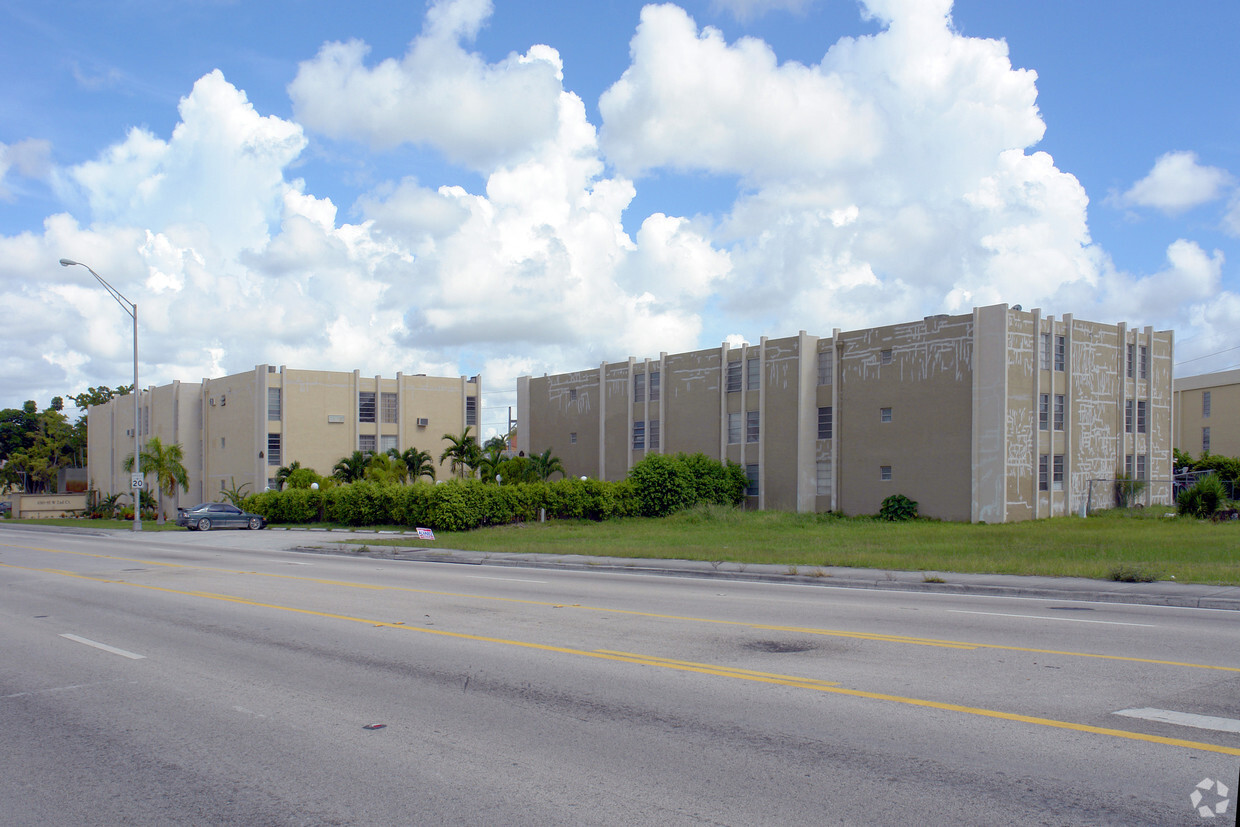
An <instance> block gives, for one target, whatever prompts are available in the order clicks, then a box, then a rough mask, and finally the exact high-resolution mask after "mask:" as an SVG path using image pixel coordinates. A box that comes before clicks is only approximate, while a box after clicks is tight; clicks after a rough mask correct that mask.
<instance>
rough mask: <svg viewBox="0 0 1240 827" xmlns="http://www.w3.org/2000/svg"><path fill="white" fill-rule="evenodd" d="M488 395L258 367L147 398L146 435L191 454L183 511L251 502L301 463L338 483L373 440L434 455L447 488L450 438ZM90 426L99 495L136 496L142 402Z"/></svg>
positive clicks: (463, 380)
mask: <svg viewBox="0 0 1240 827" xmlns="http://www.w3.org/2000/svg"><path fill="white" fill-rule="evenodd" d="M273 389H275V390H278V391H279V395H280V399H279V405H278V410H277V409H274V408H273V407H271V406H269V402H271V401H272V400H271V397H270V396H269V393H270V391H271V390H273ZM365 392H373V393H375V394H376V396H375V417H374V419H375V421H374V422H361V421H360V418H359V394H361V393H365ZM481 393H482V385H481V379H480V378H479V377H472V378H467V377H464V376H462V377H459V378H445V377H431V376H425V375H422V374H417V375H406V374H401V373H398V374H397V375H396V377H395V378H392V377H386V378H385V377H380V376H362V375H360V373H359V372H357V371H354V372H353V373H345V372H338V371H314V370H289V369H287V368H283V367H281V368H276V367H274V366H270V365H258V366H256V367H255V369H254V370H251V371H246V372H244V373H237V374H232V375H229V376H223V377H220V378H218V379H204V380H203V381H202V382H201V383H186V382H173V383H171V384H169V385H161V386H159V387H152V388H148V389H146V390H144V391H143V392H142V394H141V407H140V411H141V412H142V417H141V422H140V431H139V434H140V437H141V439H142V441H143V442H145V440H146V439H147V438H148V437H149V436H158V437H159V438H160V439H161V440H162V441H163V442H165V443H166V444H173V443H177V444H180V445H181V447H182V451H183V454H184V457H185V459H184V465H185V468H186V471H187V472H188V475H189V482H190V485H189V491H188V492H178V495H177V496H176V497H175V498H173V499H174V501H173V502H172V503H171V505H172V506H173V507H175V506H176V505H177V504H181V505H185V504H195V503H198V502H203V501H207V500H218V499H219V498H220V496H221V492H222V491H224V490H225V489H230V488H232V487H233V486H236V487H238V488H243V490H244V491H245V492H246V493H253V492H256V491H262V490H263V489H264V488H266V487H267V486H268V485H269V484H271V483H272V481H273V480H274V478H275V475H276V471H277V470H278V469H279V468H280V467H281V466H286V465H291V464H292V463H293V462H294V461H297V462H300V463H301V465H302V467H304V468H311V469H313V470H315V471H317V472H318V473H320V474H323V475H328V474H330V473H331V470H332V467H333V466H334V465H335V464H336V462H337V461H338V460H339V459H341V458H342V457H345V456H348V455H350V454H352V453H353V451H356V450H359V446H360V444H361V442H360V441H361V440H362V439H365V438H373V440H374V443H375V448H376V450H379V451H382V450H384V446H385V445H392V446H393V447H396V448H397V450H399V451H402V452H403V451H405V450H407V449H409V448H416V449H419V450H423V451H427V452H429V453H430V454H431V456H432V457H433V459H434V460H435V462H436V465H437V475H438V476H439V477H440V478H443V477H445V476H447V474H448V466H447V464H446V463H443V464H440V463H439V455H440V454H441V453H442V451H443V448H444V441H443V435H444V434H445V433H452V434H460V433H461V431H462V430H464V429H465V427H466V424H467V423H466V417H467V414H466V410H467V403H466V400H467V399H471V398H472V399H473V400H474V401H475V403H476V404H475V407H474V411H475V412H477V411H480V410H481V398H482V397H481ZM383 394H390V395H392V396H393V397H394V398H395V400H396V411H395V416H394V417H392V418H394V419H395V421H394V422H385V421H384V408H383ZM423 420H424V422H423ZM88 423H89V424H88V434H87V440H88V447H89V451H88V457H89V462H88V468H89V475H90V478H91V485H92V487H93V488H95V489H96V490H98V491H101V492H102V493H104V494H108V493H113V492H128V491H129V475H128V474H126V473H125V472H124V471H122V470H121V469H122V463H123V461H124V459H125V457H127V456H129V455H131V454H132V453H133V435H132V429H133V402H132V398H131V397H127V396H122V397H116V398H115V399H113V400H111V401H109V402H108V403H107V404H105V405H98V406H95V407H92V408H91V409H90V418H89V420H88ZM475 424H476V415H475ZM473 433H475V434H477V430H476V428H475V430H474V431H473ZM273 447H275V448H276V449H277V450H276V451H272V448H273ZM152 483H153V481H148V484H152ZM170 513H171V511H170Z"/></svg>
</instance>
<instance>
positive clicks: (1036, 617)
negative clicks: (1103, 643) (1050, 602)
mask: <svg viewBox="0 0 1240 827" xmlns="http://www.w3.org/2000/svg"><path fill="white" fill-rule="evenodd" d="M947 611H949V612H951V613H953V614H958V615H990V616H991V617H1022V618H1025V619H1026V620H1064V621H1067V622H1068V623H1101V624H1103V625H1105V626H1145V627H1147V628H1150V629H1153V628H1155V626H1156V625H1157V624H1154V623H1124V622H1122V621H1119V620H1085V619H1084V618H1080V617H1047V616H1046V615H1011V614H1005V613H1003V612H971V611H969V610H967V609H948V610H947Z"/></svg>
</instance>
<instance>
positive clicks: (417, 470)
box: [400, 448, 435, 482]
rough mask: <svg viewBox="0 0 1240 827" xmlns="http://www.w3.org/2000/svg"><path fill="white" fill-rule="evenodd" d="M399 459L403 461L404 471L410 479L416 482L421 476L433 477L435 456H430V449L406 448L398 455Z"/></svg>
mask: <svg viewBox="0 0 1240 827" xmlns="http://www.w3.org/2000/svg"><path fill="white" fill-rule="evenodd" d="M400 459H401V462H403V463H405V471H406V473H407V474H408V476H409V479H410V480H413V481H414V482H417V481H418V480H419V479H420V478H422V477H429V478H430V479H432V480H434V479H435V458H434V457H432V456H431V452H430V451H420V450H418V449H417V448H406V449H405V452H404V453H403V454H401V455H400Z"/></svg>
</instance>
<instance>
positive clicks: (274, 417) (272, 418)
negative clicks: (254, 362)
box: [267, 388, 280, 422]
mask: <svg viewBox="0 0 1240 827" xmlns="http://www.w3.org/2000/svg"><path fill="white" fill-rule="evenodd" d="M267 420H268V421H269V422H279V421H280V389H279V388H268V389H267Z"/></svg>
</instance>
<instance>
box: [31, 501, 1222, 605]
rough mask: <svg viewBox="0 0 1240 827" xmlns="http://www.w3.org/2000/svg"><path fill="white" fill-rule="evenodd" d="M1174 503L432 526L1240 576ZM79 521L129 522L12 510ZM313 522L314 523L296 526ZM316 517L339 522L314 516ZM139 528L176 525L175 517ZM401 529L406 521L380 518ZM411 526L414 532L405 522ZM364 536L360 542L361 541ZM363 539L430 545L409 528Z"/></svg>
mask: <svg viewBox="0 0 1240 827" xmlns="http://www.w3.org/2000/svg"><path fill="white" fill-rule="evenodd" d="M1168 511H1169V509H1165V508H1160V507H1156V508H1149V509H1144V510H1134V511H1111V512H1101V513H1099V514H1096V515H1094V516H1091V517H1088V518H1086V519H1081V518H1079V517H1059V518H1056V519H1053V520H1031V521H1028V522H1023V523H1011V524H1007V525H970V524H968V523H941V522H932V521H923V520H919V521H916V522H907V523H888V522H879V521H876V520H872V519H869V518H855V519H853V518H841V517H836V516H832V515H826V514H789V513H786V512H778V511H759V512H754V511H737V510H734V509H730V508H720V507H699V508H695V509H693V510H691V511H687V512H683V513H680V514H676V515H673V516H671V517H667V518H664V519H661V520H653V519H625V520H609V521H607V522H602V523H595V522H589V521H584V520H582V521H552V522H548V523H541V524H540V523H525V524H521V525H515V526H501V527H498V528H486V529H479V530H477V531H465V532H448V531H441V532H436V534H435V536H436V539H435V542H434V546H435V547H437V548H445V549H462V550H466V551H492V552H497V553H498V552H508V553H517V554H584V555H596V556H601V557H634V558H652V559H659V558H675V559H681V560H704V561H708V562H719V561H722V562H730V563H738V564H742V563H743V564H747V565H753V564H760V563H771V564H777V565H786V566H807V567H811V568H814V567H828V566H846V567H858V568H872V569H884V570H890V571H925V572H942V573H946V572H979V573H991V574H1036V575H1047V576H1053V577H1092V578H1097V579H1112V580H1114V579H1123V580H1129V579H1139V580H1149V579H1157V580H1169V579H1171V578H1172V577H1174V578H1175V579H1176V580H1177V581H1178V582H1181V583H1211V584H1218V585H1230V586H1240V523H1236V522H1231V523H1210V522H1203V521H1199V520H1192V519H1187V518H1175V519H1170V518H1166V517H1164V516H1163V515H1164V514H1166V513H1167V512H1168ZM14 522H22V523H37V524H41V525H64V526H76V527H81V528H114V529H128V528H130V527H132V521H129V520H83V519H62V520H15V521H14ZM289 527H290V528H307V527H308V526H304V525H302V526H289ZM315 527H323V528H326V527H337V528H338V527H340V526H329V525H327V524H316V525H315ZM142 528H143V530H153V531H169V530H173V531H176V530H180V529H178V528H177V526H176V524H175V523H173V522H171V521H169V522H168V523H166V524H165V525H163V526H157V525H155V523H154V522H153V521H149V522H148V521H145V520H144V521H143V523H142ZM378 528H390V529H395V530H399V529H400V528H401V527H400V526H380V527H378ZM405 530H406V531H407V530H409V529H408V528H407V527H406V528H405ZM358 542H362V541H358ZM364 542H365V543H366V545H369V546H378V545H393V546H417V547H425V546H426V545H427V542H426V541H423V540H418V539H416V538H414V537H401V538H386V537H385V538H382V539H380V538H377V537H376V538H368V539H366V540H365V541H364Z"/></svg>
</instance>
